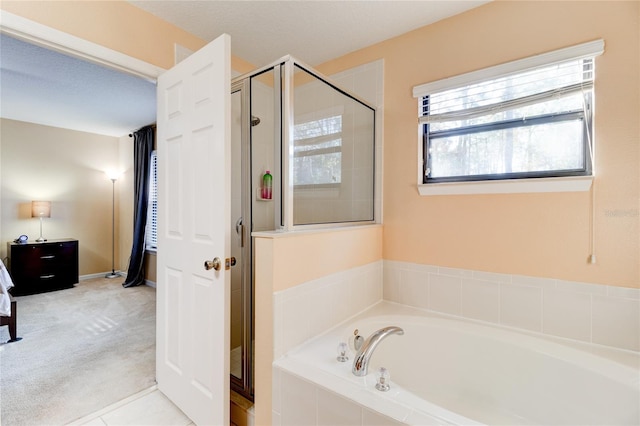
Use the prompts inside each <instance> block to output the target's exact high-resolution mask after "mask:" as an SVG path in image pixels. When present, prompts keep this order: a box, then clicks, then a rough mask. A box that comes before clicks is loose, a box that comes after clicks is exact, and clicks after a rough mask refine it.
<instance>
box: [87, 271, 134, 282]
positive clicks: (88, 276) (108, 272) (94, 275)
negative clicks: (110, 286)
mask: <svg viewBox="0 0 640 426" xmlns="http://www.w3.org/2000/svg"><path fill="white" fill-rule="evenodd" d="M110 273H111V271H106V272H98V273H96V274H87V275H80V276H79V277H78V279H79V280H80V281H85V280H90V279H93V278H104V277H105V276H106V275H107V274H110ZM116 273H118V274H120V275H121V276H122V278H127V273H126V272H122V271H116Z"/></svg>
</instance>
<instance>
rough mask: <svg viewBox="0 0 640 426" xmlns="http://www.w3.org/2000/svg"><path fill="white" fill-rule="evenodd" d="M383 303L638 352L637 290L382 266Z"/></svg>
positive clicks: (405, 265) (414, 266)
mask: <svg viewBox="0 0 640 426" xmlns="http://www.w3.org/2000/svg"><path fill="white" fill-rule="evenodd" d="M383 270H384V272H383V274H384V279H383V286H384V299H385V300H388V301H392V302H398V303H402V304H405V305H409V306H413V307H417V308H422V309H428V310H432V311H436V312H441V313H444V314H449V315H455V316H459V317H463V318H468V319H474V320H479V321H485V322H489V323H492V324H499V325H502V326H505V327H510V328H516V329H523V330H527V331H534V332H538V333H543V334H548V335H551V336H557V337H563V338H567V339H572V340H578V341H582V342H589V343H594V344H598V345H605V346H613V347H616V348H620V349H627V350H633V351H640V289H632V288H621V287H613V286H606V285H598V284H587V283H579V282H572V281H562V280H557V279H551V278H534V277H527V276H521V275H507V274H494V273H488V272H480V271H470V270H464V269H454V268H443V267H438V266H430V265H419V264H414V263H406V262H396V261H389V260H385V261H384V268H383Z"/></svg>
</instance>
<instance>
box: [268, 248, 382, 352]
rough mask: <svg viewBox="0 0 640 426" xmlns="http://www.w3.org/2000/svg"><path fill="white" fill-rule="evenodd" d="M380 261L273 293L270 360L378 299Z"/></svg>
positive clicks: (380, 278) (360, 310) (367, 306)
mask: <svg viewBox="0 0 640 426" xmlns="http://www.w3.org/2000/svg"><path fill="white" fill-rule="evenodd" d="M382 266H383V263H382V261H379V262H374V263H370V264H368V265H364V266H361V267H358V268H353V269H350V270H348V271H344V272H339V273H336V274H332V275H327V276H325V277H322V278H319V279H317V280H313V281H309V282H306V283H304V284H301V285H298V286H296V287H293V288H290V289H287V290H283V291H279V292H276V293H274V295H273V312H274V324H273V334H274V359H275V358H278V357H280V356H282V355H283V354H284V353H286V352H288V351H289V350H291V349H293V348H294V347H296V346H298V345H300V344H301V343H304V342H305V341H306V340H309V339H311V338H313V337H315V336H317V335H319V334H321V333H322V332H323V331H326V330H328V329H330V328H332V327H334V326H336V325H338V324H340V323H341V322H342V321H345V320H346V319H348V318H350V317H352V316H354V315H356V314H358V313H359V312H362V311H364V310H366V309H367V308H369V307H370V306H371V305H373V304H375V303H377V302H379V301H380V300H382V288H383V286H382V277H383V273H382Z"/></svg>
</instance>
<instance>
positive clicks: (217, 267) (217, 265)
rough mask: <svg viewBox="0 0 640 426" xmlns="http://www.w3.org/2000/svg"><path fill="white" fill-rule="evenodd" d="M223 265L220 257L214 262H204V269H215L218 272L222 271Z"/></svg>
mask: <svg viewBox="0 0 640 426" xmlns="http://www.w3.org/2000/svg"><path fill="white" fill-rule="evenodd" d="M221 265H222V261H221V260H220V258H219V257H215V258H213V260H205V261H204V269H206V270H207V271H208V270H209V269H215V270H216V271H219V270H220V266H221Z"/></svg>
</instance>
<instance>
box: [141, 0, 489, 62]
mask: <svg viewBox="0 0 640 426" xmlns="http://www.w3.org/2000/svg"><path fill="white" fill-rule="evenodd" d="M129 3H131V4H133V5H135V6H137V7H139V8H141V9H144V10H146V11H148V12H150V13H152V14H154V15H156V16H158V17H160V18H162V19H164V20H165V21H168V22H170V23H172V24H174V25H176V26H178V27H180V28H182V29H184V30H186V31H188V32H189V33H191V34H194V35H196V36H198V37H200V38H202V39H204V40H207V41H211V40H214V39H215V38H216V37H218V36H219V35H220V34H223V33H227V34H229V35H230V36H231V53H232V54H233V55H235V56H238V57H240V58H242V59H244V60H246V61H249V62H250V63H252V64H254V65H256V66H258V67H260V66H263V65H267V64H269V63H271V62H273V61H275V60H277V59H279V58H280V57H282V56H285V55H288V54H291V55H293V56H295V57H296V58H298V59H300V60H301V61H303V62H305V63H307V64H309V65H311V66H316V65H319V64H321V63H323V62H326V61H328V60H330V59H334V58H337V57H340V56H342V55H346V54H347V53H349V52H353V51H355V50H358V49H361V48H364V47H367V46H371V45H372V44H375V43H378V42H380V41H383V40H387V39H389V38H392V37H395V36H398V35H400V34H404V33H406V32H409V31H411V30H414V29H416V28H420V27H423V26H425V25H428V24H431V23H434V22H436V21H439V20H442V19H444V18H447V17H449V16H453V15H456V14H459V13H462V12H464V11H466V10H469V9H472V8H474V7H477V6H480V5H481V4H485V3H488V0H482V1H471V0H463V1H454V0H444V1H443V0H439V1H436V0H413V1H404V0H368V1H345V0H339V1H335V0H322V1H317V0H316V1H310V0H286V1H282V0H280V1H274V0H267V1H265V0H259V1H255V0H253V1H251V0H249V1H246V0H235V1H211V0H210V1H180V0H129Z"/></svg>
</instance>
